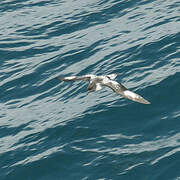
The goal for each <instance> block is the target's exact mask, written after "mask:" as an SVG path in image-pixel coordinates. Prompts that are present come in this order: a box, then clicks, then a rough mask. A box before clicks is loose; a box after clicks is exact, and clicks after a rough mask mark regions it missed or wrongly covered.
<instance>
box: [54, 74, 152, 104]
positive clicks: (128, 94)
mask: <svg viewBox="0 0 180 180" xmlns="http://www.w3.org/2000/svg"><path fill="white" fill-rule="evenodd" d="M118 75H119V73H114V74H109V75H105V76H96V75H91V74H90V75H84V76H69V77H60V76H59V77H57V78H56V79H58V80H61V81H78V80H86V81H89V82H90V83H89V86H88V93H90V92H94V91H99V90H101V89H102V88H104V87H109V88H111V89H112V90H113V91H114V92H116V93H117V94H120V95H121V96H123V97H125V98H128V99H130V100H133V101H136V102H139V103H142V104H150V102H149V101H147V100H146V99H144V98H143V97H142V96H140V95H138V94H136V93H134V92H132V91H130V90H128V89H127V88H126V87H125V86H123V85H122V84H120V83H118V82H117V81H115V80H114V79H115V78H116V77H117V76H118Z"/></svg>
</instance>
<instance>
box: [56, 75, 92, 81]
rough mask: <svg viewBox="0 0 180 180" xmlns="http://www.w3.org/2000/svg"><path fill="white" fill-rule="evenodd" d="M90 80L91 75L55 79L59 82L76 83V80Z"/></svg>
mask: <svg viewBox="0 0 180 180" xmlns="http://www.w3.org/2000/svg"><path fill="white" fill-rule="evenodd" d="M90 78H91V75H84V76H68V77H62V76H58V77H56V79H58V80H61V81H78V80H86V81H89V80H90Z"/></svg>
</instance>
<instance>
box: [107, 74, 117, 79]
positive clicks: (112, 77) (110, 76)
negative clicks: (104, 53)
mask: <svg viewBox="0 0 180 180" xmlns="http://www.w3.org/2000/svg"><path fill="white" fill-rule="evenodd" d="M118 75H119V73H114V74H108V75H106V76H107V77H108V78H109V79H111V80H114V79H115V78H116V77H117V76H118Z"/></svg>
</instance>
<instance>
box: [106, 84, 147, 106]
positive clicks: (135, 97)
mask: <svg viewBox="0 0 180 180" xmlns="http://www.w3.org/2000/svg"><path fill="white" fill-rule="evenodd" d="M104 85H105V86H107V87H109V88H111V89H112V90H113V91H115V92H116V93H117V94H120V95H122V96H123V97H125V98H127V99H130V100H132V101H136V102H139V103H142V104H150V102H149V101H147V100H146V99H144V98H143V97H142V96H140V95H139V94H136V93H134V92H132V91H130V90H128V89H127V88H126V87H125V86H123V85H122V84H120V83H118V82H116V81H109V82H107V83H105V84H104Z"/></svg>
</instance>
